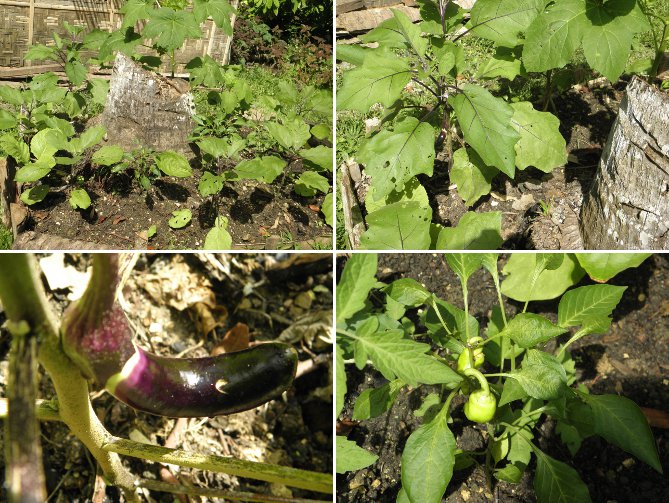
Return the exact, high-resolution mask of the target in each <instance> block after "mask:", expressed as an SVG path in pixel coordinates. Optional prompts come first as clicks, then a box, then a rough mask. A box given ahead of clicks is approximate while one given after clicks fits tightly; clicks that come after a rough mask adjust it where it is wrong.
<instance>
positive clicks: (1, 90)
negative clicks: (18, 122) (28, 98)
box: [0, 86, 23, 107]
mask: <svg viewBox="0 0 669 503" xmlns="http://www.w3.org/2000/svg"><path fill="white" fill-rule="evenodd" d="M0 101H4V102H5V103H9V104H10V105H14V106H15V107H20V106H21V105H23V95H22V94H21V90H20V89H17V88H15V87H9V86H0Z"/></svg>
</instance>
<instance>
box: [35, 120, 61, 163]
mask: <svg viewBox="0 0 669 503" xmlns="http://www.w3.org/2000/svg"><path fill="white" fill-rule="evenodd" d="M67 147H68V141H67V138H66V137H65V135H64V134H63V133H62V132H61V131H60V130H58V129H51V128H47V129H42V130H41V131H38V132H37V133H35V136H33V137H32V140H30V151H31V152H32V153H33V155H34V156H35V157H36V158H38V159H40V158H42V157H51V156H53V155H54V154H55V153H56V152H57V151H59V150H66V149H67Z"/></svg>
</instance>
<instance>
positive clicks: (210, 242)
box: [203, 216, 232, 250]
mask: <svg viewBox="0 0 669 503" xmlns="http://www.w3.org/2000/svg"><path fill="white" fill-rule="evenodd" d="M231 248H232V236H231V235H230V233H229V232H228V219H227V218H225V217H224V216H219V217H216V223H215V224H214V227H213V228H212V229H211V230H210V231H209V232H208V233H207V236H206V237H205V238H204V247H203V250H230V249H231Z"/></svg>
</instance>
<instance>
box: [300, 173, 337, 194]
mask: <svg viewBox="0 0 669 503" xmlns="http://www.w3.org/2000/svg"><path fill="white" fill-rule="evenodd" d="M329 190H330V180H328V179H327V178H325V177H324V176H323V175H319V174H318V173H315V172H313V171H305V172H304V173H302V174H301V175H300V176H299V178H298V179H297V180H296V181H295V192H296V193H297V194H299V195H301V196H305V197H313V196H315V195H316V193H317V191H320V192H323V193H326V192H328V191H329Z"/></svg>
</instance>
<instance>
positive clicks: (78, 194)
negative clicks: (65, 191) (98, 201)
mask: <svg viewBox="0 0 669 503" xmlns="http://www.w3.org/2000/svg"><path fill="white" fill-rule="evenodd" d="M90 205H91V196H89V195H88V192H86V191H85V190H84V189H74V190H73V191H72V193H71V194H70V206H72V208H73V209H75V210H76V209H78V208H79V209H82V210H85V209H88V208H89V207H90Z"/></svg>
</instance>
